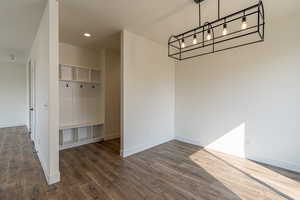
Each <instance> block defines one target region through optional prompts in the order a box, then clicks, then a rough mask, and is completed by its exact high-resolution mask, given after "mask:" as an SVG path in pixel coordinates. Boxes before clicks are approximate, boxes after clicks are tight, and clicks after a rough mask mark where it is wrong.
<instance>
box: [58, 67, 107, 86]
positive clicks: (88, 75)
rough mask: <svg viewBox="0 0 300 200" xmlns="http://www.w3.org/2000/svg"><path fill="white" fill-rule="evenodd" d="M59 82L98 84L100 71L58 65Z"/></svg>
mask: <svg viewBox="0 0 300 200" xmlns="http://www.w3.org/2000/svg"><path fill="white" fill-rule="evenodd" d="M59 80H60V81H73V82H82V83H94V84H99V83H100V82H101V70H100V69H98V68H92V67H83V66H75V65H67V64H60V65H59Z"/></svg>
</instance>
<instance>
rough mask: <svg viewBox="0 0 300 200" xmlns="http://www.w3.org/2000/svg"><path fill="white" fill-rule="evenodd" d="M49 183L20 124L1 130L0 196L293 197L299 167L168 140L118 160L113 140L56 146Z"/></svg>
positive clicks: (299, 184) (133, 199)
mask: <svg viewBox="0 0 300 200" xmlns="http://www.w3.org/2000/svg"><path fill="white" fill-rule="evenodd" d="M60 172H61V182H60V183H59V184H55V185H51V186H48V185H47V184H46V180H45V178H44V175H43V171H42V169H41V167H40V164H39V161H38V159H37V157H36V155H35V154H34V153H33V151H32V144H31V142H30V139H29V137H28V135H27V134H26V130H25V128H24V127H17V128H6V129H0V200H6V199H7V200H14V199H22V200H27V199H62V200H69V199H70V200H74V199H75V200H76V199H84V200H85V199H87V200H89V199H108V200H119V199H126V200H138V199H147V200H148V199H149V200H154V199H155V200H156V199H157V200H163V199H166V200H174V199H179V200H185V199H200V200H204V199H205V200H239V199H249V200H262V199H264V200H281V199H282V200H283V199H285V200H291V199H294V200H297V199H298V200H299V199H300V174H297V173H293V172H289V171H286V170H282V169H278V168H273V167H271V166H266V165H262V164H259V163H255V162H251V161H247V160H244V159H239V158H236V157H233V156H229V155H226V154H222V153H217V152H213V151H207V150H205V149H202V148H200V147H197V146H194V145H190V144H185V143H182V142H178V141H171V142H168V143H166V144H163V145H160V146H158V147H155V148H152V149H150V150H147V151H145V152H142V153H139V154H136V155H134V156H131V157H128V158H126V159H122V158H121V157H120V156H119V141H118V140H112V141H106V142H102V143H96V144H90V145H85V146H81V147H78V148H73V149H69V150H64V151H62V152H60Z"/></svg>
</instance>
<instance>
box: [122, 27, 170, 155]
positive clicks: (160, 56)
mask: <svg viewBox="0 0 300 200" xmlns="http://www.w3.org/2000/svg"><path fill="white" fill-rule="evenodd" d="M122 84H123V85H122V90H123V91H122V121H123V124H122V132H123V134H122V135H123V136H122V137H123V138H122V140H123V142H122V144H123V146H122V152H123V156H125V157H126V156H128V155H131V154H133V153H136V152H139V151H142V150H145V149H147V148H149V147H152V146H155V145H158V144H161V143H164V142H166V141H169V140H170V139H173V137H174V103H175V99H174V63H173V61H171V60H170V59H169V58H168V57H167V48H166V47H165V46H162V45H160V44H156V43H154V42H152V41H150V40H148V39H145V38H143V37H141V36H138V35H135V34H133V33H130V32H128V31H123V33H122Z"/></svg>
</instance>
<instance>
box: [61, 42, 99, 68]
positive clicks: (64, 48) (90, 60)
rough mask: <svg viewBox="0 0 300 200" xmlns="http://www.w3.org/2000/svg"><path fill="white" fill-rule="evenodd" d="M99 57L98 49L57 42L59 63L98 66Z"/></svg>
mask: <svg viewBox="0 0 300 200" xmlns="http://www.w3.org/2000/svg"><path fill="white" fill-rule="evenodd" d="M100 59H101V57H100V56H99V52H98V51H94V50H90V49H87V48H81V47H78V46H74V45H72V44H67V43H63V42H61V43H60V44H59V63H60V64H69V65H75V66H82V67H93V68H97V67H100V66H99V62H100Z"/></svg>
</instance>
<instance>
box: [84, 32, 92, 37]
mask: <svg viewBox="0 0 300 200" xmlns="http://www.w3.org/2000/svg"><path fill="white" fill-rule="evenodd" d="M83 35H84V36H85V37H91V36H92V35H91V34H90V33H84V34H83Z"/></svg>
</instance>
